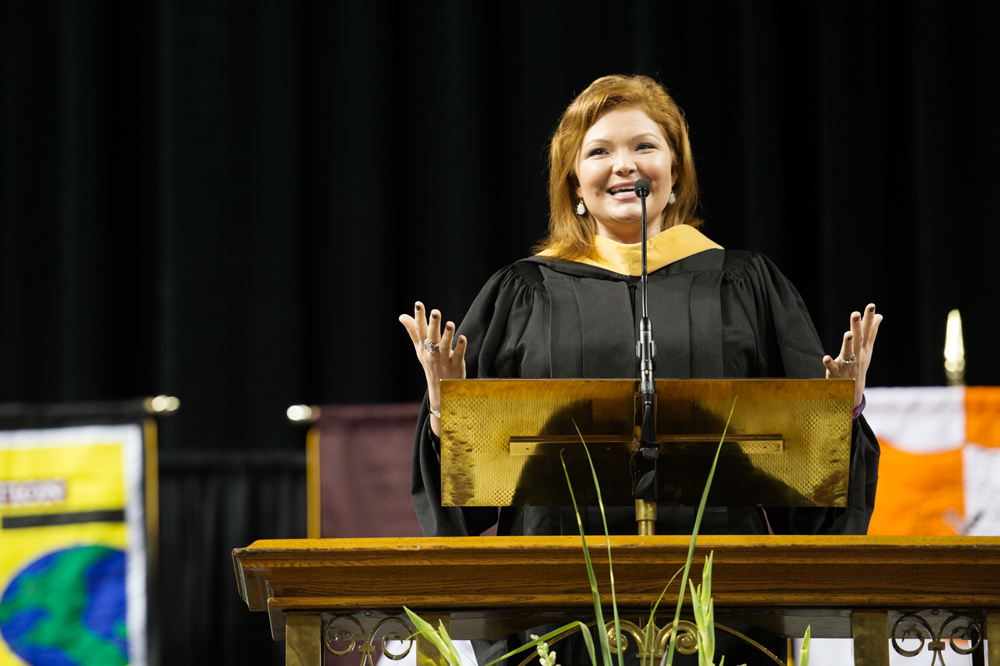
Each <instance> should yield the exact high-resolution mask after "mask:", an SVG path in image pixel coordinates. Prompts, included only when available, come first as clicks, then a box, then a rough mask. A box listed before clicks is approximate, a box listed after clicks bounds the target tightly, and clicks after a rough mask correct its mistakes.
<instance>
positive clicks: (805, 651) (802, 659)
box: [799, 624, 812, 666]
mask: <svg viewBox="0 0 1000 666" xmlns="http://www.w3.org/2000/svg"><path fill="white" fill-rule="evenodd" d="M811 635H812V625H811V624H810V625H807V626H806V635H805V636H803V637H802V649H801V650H799V666H809V641H810V640H811Z"/></svg>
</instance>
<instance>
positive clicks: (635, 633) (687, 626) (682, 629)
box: [520, 618, 785, 666]
mask: <svg viewBox="0 0 1000 666" xmlns="http://www.w3.org/2000/svg"><path fill="white" fill-rule="evenodd" d="M594 624H596V623H595V622H590V623H588V624H587V626H588V627H592V626H594ZM673 624H674V623H673V620H671V621H670V624H668V625H667V626H665V627H658V626H656V619H655V618H654V619H653V622H652V626H651V627H650V625H649V623H648V622H647V623H646V626H643V627H640V626H639V625H637V624H635V623H634V622H630V621H629V620H621V619H619V621H618V625H619V626H620V627H621V629H622V633H623V634H624V635H623V636H622V647H623V648H625V649H627V648H628V637H629V636H631V637H632V640H633V642H634V643H635V648H636V655H635V656H636V657H641V654H640V653H641V651H642V650H643V649H645V645H646V637H647V635H649V637H650V638H651V640H652V645H650V650H651V651H652V653H653V658H654V660H655V661H654V663H659V660H660V659H662V658H663V655H664V654H666V651H667V646H669V645H670V637H671V636H673V633H674V626H673ZM715 628H716V630H719V631H724V632H726V633H728V634H732V635H733V636H736V637H737V638H739V639H740V640H742V641H743V642H745V643H747V644H749V645H752V646H753V647H755V648H757V649H758V650H760V651H761V652H763V653H764V655H765V656H766V657H767V658H768V659H770V660H771V661H773V662H774V663H776V664H778V666H785V662H783V661H782V660H781V659H778V657H777V656H776V655H775V654H774V653H773V652H771V651H770V650H768V649H767V648H766V647H764V646H763V645H761V644H760V643H758V642H757V641H755V640H753V639H752V638H750V637H749V636H746V635H745V634H742V633H740V632H738V631H736V630H735V629H731V628H729V627H727V626H725V625H723V624H719V623H718V622H716V623H715ZM579 630H580V629H579V627H577V628H575V629H571V630H569V631H567V632H566V633H565V634H563V635H562V636H559V637H558V638H556V639H555V640H552V641H549V646H550V647H551V646H554V645H555V644H556V643H558V642H559V641H561V640H563V639H564V638H568V637H569V636H570V635H572V634H575V633H576V632H578V631H579ZM604 630H605V631H606V632H607V633H608V647H609V648H610V649H611V654H618V641H617V640H616V639H615V622H614V620H611V621H609V622H605V624H604ZM677 636H678V639H677V652H679V653H681V654H686V655H689V654H694V653H695V652H697V651H698V626H697V625H696V624H695V623H694V622H691V621H690V620H681V621H680V622H678V623H677ZM536 656H537V655H534V654H532V655H529V656H528V657H527V658H526V659H525V660H524V661H522V662H521V664H520V666H526V665H527V664H528V663H529V662H531V661H532V660H533V659H534V658H535V657H536Z"/></svg>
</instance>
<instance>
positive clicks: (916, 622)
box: [890, 613, 983, 666]
mask: <svg viewBox="0 0 1000 666" xmlns="http://www.w3.org/2000/svg"><path fill="white" fill-rule="evenodd" d="M959 620H962V621H963V623H961V624H956V625H955V626H954V627H953V628H952V629H951V631H950V632H948V634H947V640H945V636H946V635H945V632H946V630H947V627H948V626H949V625H951V624H952V623H956V622H958V621H959ZM973 630H974V633H973ZM925 631H926V633H925ZM890 635H891V637H892V649H894V650H895V651H896V652H897V653H898V654H901V655H903V656H904V657H915V656H917V655H918V654H920V653H921V652H922V651H923V649H924V644H925V643H927V642H928V641H929V643H928V645H927V649H928V650H930V651H931V652H932V653H933V655H934V657H933V659H931V666H935V664H937V663H938V661H939V660H940V662H941V666H945V663H944V650H945V648H946V647H947V646H949V645H950V646H951V649H952V650H954V651H955V652H957V653H958V654H972V653H973V652H975V650H976V649H977V648H978V647H979V646H980V644H981V643H982V641H983V627H982V625H981V624H980V623H979V620H977V619H976V618H974V617H972V616H971V615H965V614H964V613H956V614H955V615H952V616H951V617H949V618H948V619H946V620H945V621H944V622H943V623H941V627H940V628H939V629H938V630H937V631H935V630H934V627H932V626H931V624H930V623H929V622H928V621H927V620H926V619H925V618H923V617H921V616H919V615H915V614H913V613H908V614H906V615H903V616H901V617H900V618H899V619H898V620H896V623H895V624H893V625H892V633H891V634H890ZM897 637H898V640H900V641H905V640H906V639H907V638H915V639H917V640H919V641H920V645H918V646H917V648H916V649H914V650H905V649H903V647H902V646H901V645H900V644H899V643H897V642H896V641H897ZM956 640H967V641H969V642H970V645H969V647H967V648H964V647H962V646H960V645H958V644H957V643H956V642H955V641H956Z"/></svg>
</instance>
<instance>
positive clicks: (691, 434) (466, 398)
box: [233, 380, 1000, 666]
mask: <svg viewBox="0 0 1000 666" xmlns="http://www.w3.org/2000/svg"><path fill="white" fill-rule="evenodd" d="M734 397H738V398H739V400H740V401H741V403H740V407H741V409H739V410H737V412H736V413H735V414H734V416H733V419H732V422H731V424H730V428H729V430H728V431H727V437H726V441H727V444H724V446H723V455H722V457H721V458H720V460H721V462H720V468H719V471H718V472H717V477H716V483H715V484H714V485H713V494H712V495H710V500H713V498H714V501H712V502H711V503H714V504H718V505H723V506H737V505H740V504H743V505H747V504H749V505H751V506H752V505H755V504H758V503H760V504H764V505H767V506H844V504H845V502H846V493H847V481H848V464H849V459H850V430H851V428H850V410H851V402H852V397H853V382H852V381H850V380H686V381H665V382H661V381H657V414H656V417H657V419H656V420H657V434H658V437H659V441H660V445H661V449H660V451H661V453H660V456H661V460H664V459H668V460H671V462H672V464H671V465H663V466H662V467H663V469H664V470H665V473H664V474H663V476H662V478H660V479H659V483H660V485H659V486H658V487H659V497H660V503H661V504H673V505H689V506H690V505H693V504H696V503H697V501H698V497H699V496H700V494H701V488H702V485H703V484H704V481H705V476H707V469H706V470H705V474H704V475H701V476H700V477H699V475H698V474H697V473H692V471H691V470H692V469H696V468H697V467H698V464H699V463H698V461H699V460H700V459H704V458H705V457H706V456H710V455H714V451H715V448H714V447H715V446H716V445H717V444H718V442H719V438H720V436H721V433H722V431H723V428H724V426H725V424H726V417H727V415H728V413H729V406H730V405H731V404H732V402H733V399H734ZM441 424H442V450H441V460H442V483H441V487H442V503H443V504H445V505H451V506H511V505H556V506H559V505H566V504H568V503H569V500H568V497H567V496H566V494H565V491H564V486H563V484H562V483H561V479H562V478H563V476H562V467H561V462H560V454H562V455H563V457H565V458H567V459H568V467H569V469H570V474H571V475H574V476H577V478H579V479H581V482H580V483H577V482H576V481H574V488H579V489H581V490H582V489H584V488H593V483H592V482H591V481H590V471H589V466H585V462H584V461H585V457H582V456H581V453H582V448H581V447H580V442H579V437H580V435H579V434H577V428H579V433H582V434H583V436H584V438H585V439H586V440H587V442H588V448H592V450H593V455H594V456H595V458H596V459H597V460H598V468H599V472H598V476H599V478H600V481H601V486H602V489H603V490H602V492H603V495H604V498H605V502H606V503H608V504H619V505H621V504H629V503H630V502H632V496H631V481H630V479H629V475H628V473H627V467H626V466H625V463H627V461H628V459H629V458H628V456H629V450H630V443H631V441H632V440H633V438H634V434H635V425H636V410H635V403H634V382H631V381H627V380H519V381H513V380H465V381H448V382H442V419H441ZM553 480H559V482H558V483H554V482H553ZM583 480H586V483H584V482H583ZM583 492H584V496H583V497H582V498H580V497H578V499H582V503H583V504H593V503H594V498H593V496H592V495H587V493H588V492H591V491H583ZM654 512H655V508H654ZM637 513H638V512H637ZM653 515H655V513H654V514H653ZM689 542H690V537H689V536H631V537H624V536H617V537H612V538H611V543H612V549H613V553H614V554H613V557H614V566H615V581H616V592H617V598H618V604H619V608H620V609H621V610H622V611H623V614H622V615H623V617H624V618H625V619H627V620H629V621H632V620H633V619H634V620H635V622H632V624H630V625H623V626H625V627H626V629H627V630H628V632H629V635H630V636H631V638H632V640H633V641H635V642H634V643H632V644H631V645H630V646H627V647H628V649H631V650H635V649H636V646H637V645H638V644H639V643H641V636H642V634H643V632H647V631H649V632H652V633H653V634H655V636H654V637H653V638H655V640H654V641H653V643H654V648H658V647H659V648H662V646H663V645H664V644H665V641H666V640H667V638H668V635H667V634H666V633H664V632H665V631H666V629H659V628H658V626H657V625H656V624H654V626H653V627H646V626H643V625H644V621H645V618H646V617H648V614H649V609H650V607H651V605H652V603H653V601H654V600H655V599H656V598H657V596H658V595H659V593H660V591H661V590H662V588H663V586H664V585H665V584H666V582H667V581H668V580H670V578H671V577H672V576H673V574H674V572H676V571H677V569H678V568H679V567H681V566H683V564H684V561H685V559H686V557H687V550H688V544H689ZM588 547H589V549H590V551H591V552H590V556H591V558H592V560H593V562H594V563H595V566H596V568H597V570H598V575H599V584H600V585H601V589H602V592H603V593H604V595H605V599H604V604H605V612H607V613H608V614H609V615H610V612H611V611H610V603H611V596H610V587H609V584H608V570H607V552H606V550H605V545H604V539H603V537H590V538H588ZM709 551H714V553H715V555H714V567H713V585H712V596H713V598H714V600H715V609H716V618H717V620H718V621H717V624H716V627H717V629H721V630H724V631H730V633H737V632H735V631H732V630H730V629H727V628H726V626H725V620H726V618H730V619H734V620H738V621H741V622H747V623H750V624H754V625H757V626H760V627H762V628H764V629H767V630H770V631H773V632H776V633H779V634H781V635H785V636H795V637H798V636H802V634H803V633H804V631H805V628H806V626H807V625H811V626H812V636H814V637H818V638H823V637H829V638H848V637H850V638H853V639H854V646H855V663H856V664H859V665H864V666H888V664H889V641H890V637H892V639H893V641H894V645H897V646H898V641H899V640H902V638H903V637H904V636H905V637H908V638H913V637H916V636H922V637H923V638H925V639H927V640H929V641H930V642H929V643H928V644H927V650H929V651H931V652H935V651H938V650H943V649H944V647H945V645H946V643H947V642H949V641H951V640H952V639H956V638H959V639H960V638H963V637H969V638H970V639H971V644H972V647H971V648H969V649H970V650H972V651H973V652H974V654H977V655H978V657H977V658H978V659H979V661H980V663H981V661H982V656H983V639H984V638H986V633H987V632H988V631H990V627H992V628H993V635H994V638H995V639H994V640H993V641H992V642H991V643H990V645H989V656H990V658H991V663H992V664H993V666H1000V538H939V537H897V538H893V537H788V536H703V537H700V538H699V539H698V554H697V556H696V559H695V567H694V570H693V571H692V577H693V578H694V579H695V580H698V579H699V578H700V566H701V563H702V562H703V561H704V557H705V556H706V555H707V554H708V552H709ZM233 560H234V564H235V567H236V577H237V581H238V583H239V591H240V595H241V596H242V597H243V599H244V600H245V601H246V603H247V605H248V606H249V607H250V610H252V611H267V612H268V614H269V616H270V620H271V633H272V636H273V637H274V639H275V640H284V641H285V643H286V664H287V665H288V666H320V664H322V663H323V655H324V652H325V651H327V650H328V651H330V652H335V650H336V649H337V648H335V647H334V646H333V643H334V642H338V644H340V643H343V642H345V640H346V641H347V642H348V643H349V644H350V646H351V647H353V648H356V649H357V650H358V651H359V653H360V654H361V656H362V658H363V659H364V660H365V661H367V662H369V663H370V661H371V656H370V655H371V650H372V646H373V645H374V644H376V643H377V642H379V641H384V640H385V639H402V638H406V637H407V636H408V635H410V634H411V633H412V631H413V629H412V626H411V625H410V623H409V620H408V619H407V617H406V615H405V614H404V613H403V607H404V606H406V607H408V608H410V609H411V610H414V611H416V612H417V613H418V614H420V615H421V616H423V617H425V619H431V620H432V621H433V623H434V624H435V625H436V624H437V620H436V618H440V619H442V620H443V621H445V622H446V623H448V624H450V632H451V635H452V636H453V637H455V638H487V639H488V638H494V639H495V638H500V637H502V636H506V635H508V634H511V633H515V632H518V631H524V630H527V629H531V628H533V627H537V626H539V625H542V624H547V623H550V622H556V621H561V622H562V623H565V622H568V621H569V620H581V621H583V622H588V621H591V620H594V618H593V617H592V614H593V606H592V599H591V593H590V588H589V584H588V577H587V573H586V568H585V565H584V558H583V553H582V550H581V542H580V539H579V537H577V536H559V537H542V538H539V537H530V538H529V537H488V538H482V537H470V538H436V539H432V538H427V539H418V538H410V539H326V540H318V539H317V540H288V541H258V542H256V543H254V544H252V545H251V546H250V547H249V548H242V549H237V550H235V551H233ZM672 593H673V594H676V593H677V587H676V586H675V587H674V588H673V589H672ZM675 598H676V597H675ZM667 605H668V606H669V604H667ZM588 616H589V617H588ZM610 619H611V618H610V617H607V618H599V619H598V620H599V621H601V622H602V623H604V622H606V621H608V620H610ZM667 623H668V622H667V620H665V619H663V618H660V622H659V623H658V624H659V625H665V624H667ZM612 626H613V625H612ZM605 629H606V630H607V625H605ZM737 635H738V633H737ZM626 638H628V637H626ZM693 640H694V639H692V637H691V636H690V633H689V634H688V635H687V636H685V635H684V633H683V631H682V632H681V636H680V637H679V640H678V643H679V644H680V645H682V646H683V645H684V644H685V641H687V644H688V645H689V647H691V649H692V650H693V649H696V640H695V641H694V643H693V645H692V641H693ZM612 645H614V642H612ZM923 648H924V643H923V642H921V644H920V647H919V648H918V650H917V652H919V651H920V650H922V649H923ZM416 649H417V650H418V654H420V653H421V652H423V653H425V654H428V656H433V655H432V654H431V653H430V650H429V649H428V647H427V646H425V645H423V644H422V642H421V641H420V640H418V641H417V645H416ZM961 649H965V648H961ZM897 651H900V648H898V647H897ZM905 652H906V651H905V650H903V651H902V652H901V654H902V653H905ZM910 652H912V650H911V651H910ZM768 654H769V653H768ZM914 654H915V653H914ZM524 656H525V657H530V655H528V654H525V655H524ZM772 658H774V660H775V661H777V659H776V658H775V657H773V655H772ZM517 661H519V660H515V662H514V663H517ZM777 663H779V664H780V663H781V662H780V661H778V662H777Z"/></svg>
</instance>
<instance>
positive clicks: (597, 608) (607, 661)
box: [559, 444, 621, 666]
mask: <svg viewBox="0 0 1000 666" xmlns="http://www.w3.org/2000/svg"><path fill="white" fill-rule="evenodd" d="M584 446H586V444H584ZM588 455H589V454H588ZM559 460H560V461H562V466H563V474H565V475H566V485H567V486H569V496H570V497H571V498H572V499H573V512H574V513H575V514H576V526H577V527H578V528H579V529H580V540H581V541H582V542H583V559H584V561H585V562H586V563H587V576H589V577H590V593H591V594H592V595H593V597H594V619H595V620H597V623H598V625H599V627H598V632H597V636H598V638H599V640H600V641H601V658H602V659H603V663H604V666H611V648H610V647H609V646H608V632H606V631H602V630H601V628H602V627H603V624H604V612H603V611H602V610H601V594H600V592H598V590H597V576H595V575H594V565H593V564H592V563H591V561H590V550H589V549H588V548H587V535H586V534H585V533H584V531H583V520H582V519H581V518H580V507H578V506H577V505H576V495H575V494H574V493H573V482H572V481H570V479H569V470H568V469H566V459H565V458H563V455H562V451H560V452H559ZM608 566H609V567H610V566H611V562H608ZM620 636H621V634H619V641H620V640H621V638H620ZM618 653H619V654H621V650H619V651H618ZM596 663H597V662H596V660H595V661H594V664H595V665H596Z"/></svg>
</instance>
